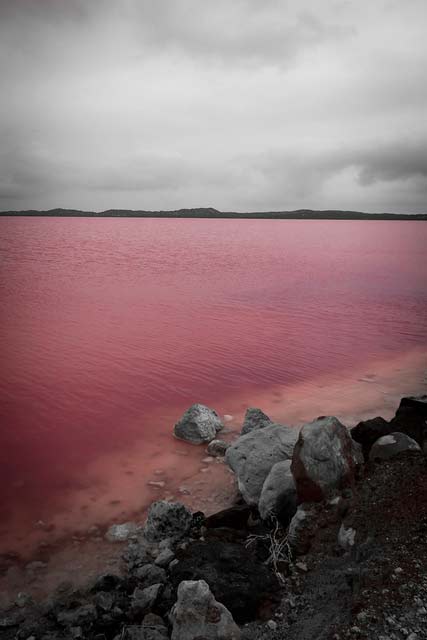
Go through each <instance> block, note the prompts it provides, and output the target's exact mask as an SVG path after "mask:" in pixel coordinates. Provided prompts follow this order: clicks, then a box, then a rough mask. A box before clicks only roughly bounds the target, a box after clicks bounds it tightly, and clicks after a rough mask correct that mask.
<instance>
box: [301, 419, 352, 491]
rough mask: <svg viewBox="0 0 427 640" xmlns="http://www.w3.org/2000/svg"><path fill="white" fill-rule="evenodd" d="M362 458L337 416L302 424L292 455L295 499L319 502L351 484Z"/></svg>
mask: <svg viewBox="0 0 427 640" xmlns="http://www.w3.org/2000/svg"><path fill="white" fill-rule="evenodd" d="M362 462H363V454H362V451H361V447H360V445H359V444H358V443H356V442H355V441H354V440H353V439H352V438H351V436H350V433H349V431H348V430H347V429H346V427H345V426H344V425H343V424H341V422H340V421H339V420H337V418H334V417H327V418H322V419H321V420H315V421H314V422H310V423H308V424H305V425H304V426H303V427H302V429H301V431H300V434H299V438H298V442H297V444H296V446H295V450H294V453H293V457H292V466H291V469H292V473H293V476H294V479H295V484H296V487H297V494H298V500H299V502H321V501H322V500H324V499H325V498H327V497H329V496H330V495H333V494H334V493H336V492H338V491H340V490H342V489H344V488H345V487H348V486H352V485H353V484H354V481H355V475H356V468H357V466H358V465H359V464H361V463H362Z"/></svg>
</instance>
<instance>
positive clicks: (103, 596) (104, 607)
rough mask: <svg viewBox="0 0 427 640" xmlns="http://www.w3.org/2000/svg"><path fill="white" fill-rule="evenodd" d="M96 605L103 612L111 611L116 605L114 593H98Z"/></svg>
mask: <svg viewBox="0 0 427 640" xmlns="http://www.w3.org/2000/svg"><path fill="white" fill-rule="evenodd" d="M95 604H96V606H97V607H98V609H101V611H111V609H112V608H113V605H114V593H113V592H112V591H98V593H97V594H96V596H95Z"/></svg>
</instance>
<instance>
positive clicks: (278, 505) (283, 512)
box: [258, 460, 297, 526]
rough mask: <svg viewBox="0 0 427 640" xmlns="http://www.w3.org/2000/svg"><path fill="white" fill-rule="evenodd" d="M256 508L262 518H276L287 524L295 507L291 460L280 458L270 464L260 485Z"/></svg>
mask: <svg viewBox="0 0 427 640" xmlns="http://www.w3.org/2000/svg"><path fill="white" fill-rule="evenodd" d="M258 509H259V513H260V516H261V518H262V519H263V520H266V519H267V518H269V517H275V518H277V519H278V520H279V521H280V522H281V523H282V524H283V525H285V526H287V525H288V524H289V521H290V520H291V518H292V517H293V515H294V514H295V512H296V509H297V491H296V486H295V480H294V477H293V475H292V471H291V461H290V460H282V461H281V462H276V464H275V465H273V466H272V468H271V470H270V473H269V474H268V476H267V477H266V479H265V481H264V484H263V486H262V491H261V496H260V499H259V502H258Z"/></svg>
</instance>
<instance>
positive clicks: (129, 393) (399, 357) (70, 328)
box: [0, 218, 427, 550]
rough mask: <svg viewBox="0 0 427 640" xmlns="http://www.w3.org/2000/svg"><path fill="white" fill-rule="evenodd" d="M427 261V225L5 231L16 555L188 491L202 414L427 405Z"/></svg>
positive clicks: (9, 223)
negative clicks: (185, 431)
mask: <svg viewBox="0 0 427 640" xmlns="http://www.w3.org/2000/svg"><path fill="white" fill-rule="evenodd" d="M426 246H427V224H425V223H423V222H386V221H378V222H366V221H290V220H289V221H284V220H278V221H273V220H251V221H249V220H173V219H168V220H156V219H152V220H149V219H146V220H143V219H139V220H138V219H136V220H131V219H91V218H88V219H55V218H53V219H50V218H49V219H47V218H17V219H11V218H3V219H0V261H1V262H0V266H1V274H0V296H1V326H0V351H1V361H2V366H1V372H0V394H1V409H0V411H1V433H0V488H1V494H0V505H1V514H2V517H1V524H0V548H1V547H2V548H3V550H4V549H10V548H12V547H14V546H15V547H19V546H20V545H21V546H22V545H24V542H28V540H29V539H30V538H31V535H33V534H34V531H35V530H36V529H37V525H35V523H36V522H37V521H39V520H43V521H44V522H45V523H53V525H54V526H55V531H57V533H58V535H60V534H65V533H66V532H67V530H72V529H73V528H79V527H80V528H82V529H84V528H85V527H88V526H90V525H91V524H93V523H94V522H97V523H101V524H102V523H103V522H106V521H107V520H111V519H117V520H120V519H123V518H125V517H126V515H127V514H128V513H129V512H130V511H137V510H138V509H143V508H144V507H145V506H146V504H147V503H148V502H149V501H150V500H151V499H153V498H154V497H156V496H157V495H159V491H158V490H154V489H153V488H152V487H151V488H150V487H147V480H150V479H153V478H154V479H156V478H157V479H159V478H164V479H165V482H166V486H165V490H164V491H163V492H162V491H160V493H162V494H166V495H172V494H173V495H175V494H176V492H177V487H178V485H179V484H180V483H182V482H185V481H187V480H188V479H191V478H194V477H197V474H199V476H200V473H199V469H200V467H203V463H202V458H203V456H204V455H205V454H204V451H203V448H194V447H190V446H189V445H185V444H181V443H178V442H177V441H176V440H174V439H173V438H172V437H171V430H172V426H173V423H174V421H175V420H176V419H177V418H178V417H179V415H180V414H181V413H182V411H183V410H184V409H185V408H187V407H188V406H189V405H190V404H192V403H193V402H203V403H205V404H208V405H210V406H213V407H214V408H216V409H217V411H218V412H219V413H221V414H231V415H232V416H233V419H232V420H231V422H230V424H231V426H232V427H234V428H235V429H237V428H238V425H239V422H240V420H241V417H242V414H243V412H244V409H245V407H246V406H252V405H257V404H258V405H261V406H262V408H263V409H264V410H265V411H267V413H268V412H269V413H270V414H271V415H272V417H273V418H275V419H276V420H282V421H287V422H288V423H291V424H293V423H298V422H301V421H302V420H305V419H309V418H311V417H314V416H316V415H318V414H320V413H321V414H325V413H334V414H337V415H339V416H340V417H341V418H342V419H346V420H347V421H348V422H351V421H352V420H353V421H356V420H357V418H358V417H360V416H362V415H365V414H366V415H368V414H370V412H377V411H382V413H383V414H384V415H386V414H387V413H389V414H390V413H391V412H392V411H393V410H394V409H395V405H396V403H397V402H398V398H399V395H402V394H403V393H408V392H417V391H422V390H424V389H425V370H426V366H427V365H426V353H427V269H426V266H425V250H426ZM217 467H218V468H219V465H217ZM156 474H157V475H156ZM209 474H212V476H213V475H214V471H208V472H206V473H205V475H206V481H203V482H204V486H205V492H204V494H203V495H204V497H205V498H206V495H207V492H208V490H209V483H210V480H209ZM203 482H200V487H199V488H200V491H201V493H203V491H202V489H203V487H202V485H203ZM213 501H214V500H213V499H212V500H211V502H213Z"/></svg>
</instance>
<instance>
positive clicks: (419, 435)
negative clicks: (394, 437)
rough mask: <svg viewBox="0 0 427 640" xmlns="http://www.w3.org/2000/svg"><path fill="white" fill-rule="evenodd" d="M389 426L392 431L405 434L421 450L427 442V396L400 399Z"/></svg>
mask: <svg viewBox="0 0 427 640" xmlns="http://www.w3.org/2000/svg"><path fill="white" fill-rule="evenodd" d="M390 426H391V427H392V429H391V430H392V431H396V432H400V433H404V434H406V435H407V436H409V437H410V438H412V439H413V440H415V441H416V442H418V444H419V445H420V447H421V448H423V447H424V445H425V443H426V442H427V395H423V396H416V397H408V398H402V400H401V401H400V405H399V408H398V410H397V411H396V415H395V417H394V418H393V419H392V420H391V422H390Z"/></svg>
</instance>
